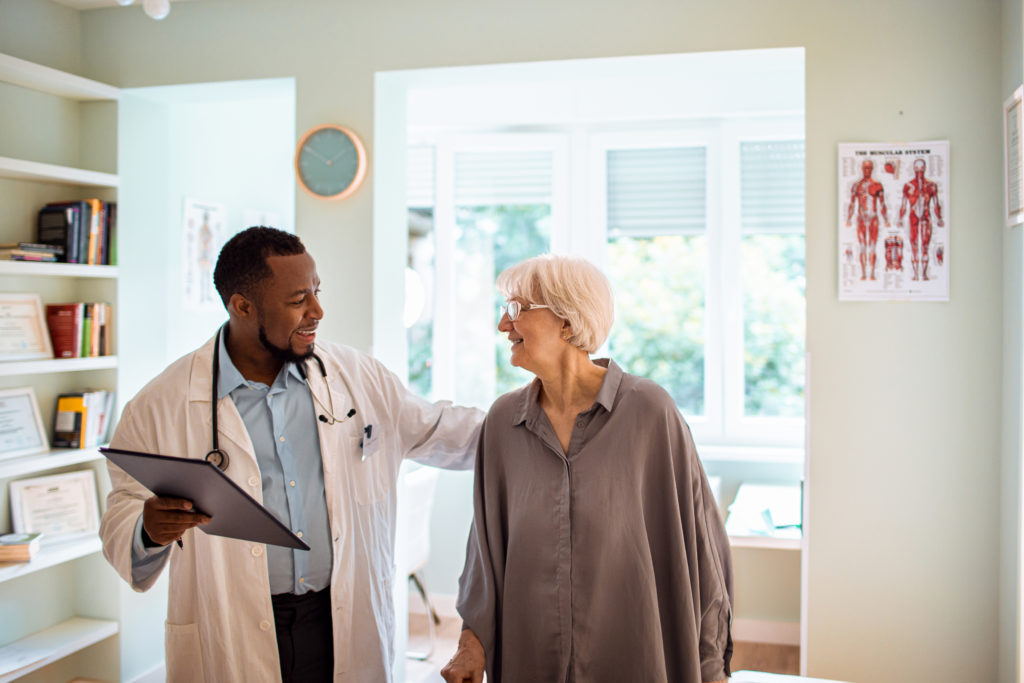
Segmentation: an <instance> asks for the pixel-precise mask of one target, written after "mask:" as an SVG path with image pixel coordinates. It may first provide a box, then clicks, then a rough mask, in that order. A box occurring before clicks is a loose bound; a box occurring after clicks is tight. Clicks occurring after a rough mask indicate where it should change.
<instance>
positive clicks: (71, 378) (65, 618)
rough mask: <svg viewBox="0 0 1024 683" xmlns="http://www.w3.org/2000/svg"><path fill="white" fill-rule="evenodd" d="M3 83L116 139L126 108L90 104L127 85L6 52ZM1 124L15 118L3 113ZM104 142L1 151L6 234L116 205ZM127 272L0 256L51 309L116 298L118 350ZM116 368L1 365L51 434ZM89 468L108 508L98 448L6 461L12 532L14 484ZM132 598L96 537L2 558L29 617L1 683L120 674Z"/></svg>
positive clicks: (0, 229) (5, 237)
mask: <svg viewBox="0 0 1024 683" xmlns="http://www.w3.org/2000/svg"><path fill="white" fill-rule="evenodd" d="M0 84H2V87H3V89H4V95H5V97H9V98H10V101H12V102H14V103H15V104H22V105H23V106H28V107H34V108H39V109H40V112H39V113H40V120H44V121H57V123H54V124H53V125H56V126H61V127H64V126H68V127H75V126H77V128H75V129H74V130H64V129H63V128H62V129H61V130H60V131H54V132H55V133H62V135H56V136H55V138H56V139H86V138H88V139H89V140H90V141H94V140H101V141H109V142H110V145H114V144H116V134H117V130H116V128H117V122H116V115H115V116H114V117H113V118H111V117H109V116H107V117H104V116H96V115H94V114H96V113H97V112H101V111H106V110H99V109H90V108H91V107H111V106H112V107H114V108H115V109H116V107H117V101H118V99H119V97H120V92H119V90H118V89H117V88H115V87H113V86H110V85H106V84H103V83H98V82H96V81H91V80H89V79H86V78H82V77H80V76H77V75H74V74H69V73H66V72H62V71H58V70H56V69H51V68H49V67H46V66H42V65H39V64H34V63H32V62H28V61H25V60H22V59H19V58H17V57H13V56H10V55H4V54H0ZM69 100H70V101H71V104H70V105H69V103H68V101H69ZM69 106H70V107H71V109H72V111H76V112H77V120H72V121H69V120H67V119H66V118H63V117H60V118H53V117H47V116H45V114H46V108H47V107H53V108H54V109H55V110H56V109H61V110H65V111H66V110H67V109H68V107H69ZM33 111H34V110H33ZM0 122H4V112H2V111H0ZM103 126H106V127H107V128H109V129H104V128H102V127H103ZM97 127H100V128H97ZM10 144H14V143H10ZM100 146H102V145H100ZM94 147H96V145H90V146H78V147H76V149H73V150H72V149H63V148H57V149H38V150H36V149H35V148H31V149H27V150H26V149H25V148H19V149H16V150H12V149H6V148H0V203H3V204H4V206H5V212H4V215H3V216H2V217H0V241H3V242H16V241H25V242H31V241H34V238H35V221H34V218H35V214H36V212H37V211H38V209H39V208H40V207H41V206H42V205H43V204H45V203H47V202H51V201H65V200H70V199H79V198H84V197H98V198H100V199H103V200H105V201H115V200H116V199H117V188H118V176H117V174H116V173H114V172H111V170H112V169H110V168H103V166H104V164H105V163H106V165H110V164H111V162H110V161H109V159H108V160H107V161H106V162H104V160H102V159H96V158H89V157H88V155H89V153H90V152H89V150H90V149H92V148H94ZM12 152H13V153H12ZM96 153H97V152H93V154H96ZM118 279H119V273H118V268H117V266H89V265H79V264H67V263H25V262H13V261H0V292H19V293H21V292H23V293H35V294H38V295H39V296H40V297H41V298H42V301H43V303H44V304H46V303H63V302H72V301H106V302H109V303H110V304H112V305H113V307H114V315H115V319H114V325H113V327H112V330H111V334H112V335H113V339H114V342H115V343H114V349H115V351H116V349H117V343H116V341H117V325H118V324H119V322H120V321H119V320H118V317H117V316H118V315H119V313H120V311H119V310H118V308H117V287H118ZM117 372H118V359H117V356H100V357H95V358H70V359H50V360H31V361H14V362H0V389H5V388H14V387H20V386H31V387H33V389H34V391H35V394H36V398H37V400H38V402H39V408H40V412H41V413H42V416H43V422H44V425H45V426H46V427H47V430H48V431H50V432H52V427H53V417H54V415H53V413H54V404H55V400H56V396H57V395H58V394H60V393H62V392H67V391H80V390H83V389H85V388H105V389H111V390H113V389H116V388H117ZM116 412H117V411H116V410H115V414H116ZM51 437H52V434H51ZM82 469H92V470H94V471H95V473H96V479H97V482H98V485H99V489H100V490H99V491H98V497H99V500H100V504H101V506H102V505H103V501H104V499H105V497H106V493H107V492H108V491H109V479H108V477H107V473H106V465H105V460H104V458H103V456H102V455H100V454H99V453H98V452H97V451H96V449H81V450H78V449H74V450H71V449H53V450H51V451H49V452H46V453H42V454H39V455H30V456H22V457H18V458H7V459H0V533H6V532H8V531H10V530H11V518H10V501H9V495H10V483H11V482H12V481H16V480H19V479H25V478H30V477H36V476H42V475H47V474H57V473H62V472H71V471H76V470H82ZM122 593H123V591H122V586H121V580H120V578H119V577H118V576H117V574H116V573H115V572H114V570H113V569H112V568H111V567H109V565H107V563H106V561H105V560H104V558H103V557H102V554H101V544H100V540H99V538H98V536H97V535H96V534H88V535H85V536H84V537H76V538H73V539H68V540H65V541H63V542H55V541H54V540H53V539H50V540H49V542H47V541H46V540H45V539H44V543H43V546H42V548H41V549H40V551H39V553H38V554H37V555H36V557H35V558H33V560H32V561H31V562H28V563H22V564H0V603H2V604H4V607H5V611H7V613H9V614H18V615H21V616H19V618H18V619H4V620H0V682H3V681H12V680H18V679H24V680H25V681H42V680H68V679H69V678H73V677H76V676H82V677H86V678H97V679H102V680H121V679H122V678H123V676H122V675H121V658H120V656H119V653H118V650H119V644H118V641H119V634H120V633H123V632H127V631H129V630H130V629H127V628H126V627H125V626H124V624H123V621H124V618H123V614H124V613H125V611H126V610H125V607H124V606H123V605H122Z"/></svg>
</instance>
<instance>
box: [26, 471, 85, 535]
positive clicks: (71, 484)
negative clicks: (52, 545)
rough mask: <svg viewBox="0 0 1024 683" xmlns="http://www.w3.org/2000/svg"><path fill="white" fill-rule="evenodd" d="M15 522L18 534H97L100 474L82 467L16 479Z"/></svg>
mask: <svg viewBox="0 0 1024 683" xmlns="http://www.w3.org/2000/svg"><path fill="white" fill-rule="evenodd" d="M11 523H12V525H13V526H14V533H17V534H30V533H41V534H43V535H44V536H46V538H48V539H53V537H55V536H57V537H59V536H68V535H74V534H85V533H96V532H97V531H99V528H100V512H99V504H98V502H97V498H96V473H95V472H93V471H92V470H79V471H78V472H66V473H64V474H53V475H50V476H46V477H35V478H32V479H22V480H20V481H12V482H11Z"/></svg>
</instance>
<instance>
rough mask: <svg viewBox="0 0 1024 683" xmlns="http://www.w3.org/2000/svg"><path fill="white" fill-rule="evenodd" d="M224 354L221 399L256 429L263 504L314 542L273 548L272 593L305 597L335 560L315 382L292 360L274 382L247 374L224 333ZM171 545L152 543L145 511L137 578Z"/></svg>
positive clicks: (322, 582) (325, 582)
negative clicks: (147, 539)
mask: <svg viewBox="0 0 1024 683" xmlns="http://www.w3.org/2000/svg"><path fill="white" fill-rule="evenodd" d="M217 353H219V354H220V378H219V381H218V383H217V398H218V399H222V398H224V397H225V396H227V395H230V396H231V400H232V401H233V402H234V404H235V407H236V408H237V409H238V413H239V414H240V415H241V417H242V422H243V423H244V424H245V429H246V431H247V432H248V433H249V439H250V440H251V441H252V446H253V450H254V451H255V453H256V461H257V464H258V465H259V468H260V475H261V477H262V479H263V507H265V508H267V509H268V510H269V511H270V512H272V513H273V514H274V515H275V516H276V517H277V518H278V519H280V520H281V522H282V523H284V524H285V525H286V526H287V527H288V528H289V529H291V530H292V531H293V532H295V533H296V534H297V535H299V536H300V537H301V538H302V540H304V541H305V542H306V543H307V544H308V545H309V547H310V550H308V551H306V550H294V549H291V548H282V547H280V546H276V545H268V546H267V567H268V569H269V571H270V592H271V594H272V595H277V594H279V593H295V594H296V595H301V594H303V593H307V592H309V591H317V590H322V589H324V588H326V587H327V586H329V585H330V582H331V564H332V559H333V558H332V550H331V536H330V526H329V522H328V517H327V501H326V499H325V497H324V470H323V462H322V461H321V459H320V436H319V434H318V432H317V425H316V411H315V408H314V406H313V398H312V395H311V394H310V389H309V385H308V384H307V383H306V380H305V379H304V378H303V377H302V373H300V372H299V370H298V368H297V367H296V366H295V364H293V363H286V364H285V365H284V367H282V368H281V371H280V372H279V373H278V375H277V377H276V378H275V379H274V383H273V384H272V385H270V386H267V385H266V384H263V383H262V382H251V381H249V380H247V379H245V378H244V377H243V376H242V373H240V372H239V371H238V368H236V367H235V364H234V363H232V362H231V356H230V355H229V354H228V352H227V347H226V346H225V342H224V336H223V335H221V340H220V347H219V348H218V350H217ZM314 367H315V365H314ZM230 455H231V454H229V456H230ZM228 467H229V468H230V465H229V466H228ZM140 550H141V551H142V552H141V553H140V552H139V551H140ZM168 550H170V545H168V546H164V547H162V548H145V547H144V545H143V543H142V517H141V515H140V517H139V521H138V523H137V524H136V538H135V543H134V544H133V549H132V574H133V576H134V577H136V578H137V579H139V578H142V577H143V576H149V575H151V574H153V573H155V572H156V571H158V570H159V568H160V567H161V566H162V565H163V563H164V561H165V560H166V557H167V551H168Z"/></svg>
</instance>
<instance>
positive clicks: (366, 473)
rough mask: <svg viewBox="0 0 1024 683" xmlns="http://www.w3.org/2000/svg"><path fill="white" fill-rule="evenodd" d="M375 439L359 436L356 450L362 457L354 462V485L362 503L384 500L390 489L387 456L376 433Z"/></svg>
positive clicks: (371, 503) (367, 503)
mask: <svg viewBox="0 0 1024 683" xmlns="http://www.w3.org/2000/svg"><path fill="white" fill-rule="evenodd" d="M373 436H374V438H373V439H366V438H365V437H357V438H355V439H354V440H353V441H354V451H355V452H356V453H359V455H360V457H359V458H357V459H356V460H355V462H353V463H352V469H351V472H352V486H353V488H354V489H355V494H356V502H357V503H359V504H360V505H373V504H374V503H379V502H380V501H382V500H384V499H385V498H386V497H387V495H388V491H389V490H390V484H389V478H388V473H389V472H390V470H391V468H390V467H388V462H387V458H386V457H384V453H383V449H382V448H380V441H381V440H380V438H379V437H378V436H377V435H376V434H374V435H373Z"/></svg>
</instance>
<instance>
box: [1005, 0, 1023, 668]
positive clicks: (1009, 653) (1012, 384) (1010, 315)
mask: <svg viewBox="0 0 1024 683" xmlns="http://www.w3.org/2000/svg"><path fill="white" fill-rule="evenodd" d="M1000 4H1001V10H1002V17H1001V26H1002V59H1003V64H1002V89H1001V91H1000V96H1001V97H1003V98H1006V97H1009V96H1010V94H1011V93H1012V92H1013V91H1014V90H1015V89H1016V88H1017V87H1018V86H1019V85H1021V83H1022V79H1024V39H1022V35H1024V12H1022V7H1024V3H1022V2H1021V0H1001V3H1000ZM1021 231H1022V228H1021V227H1016V228H1013V229H1009V230H1003V385H1002V386H1003V413H1002V415H1003V430H1002V437H1003V463H1002V478H1001V486H1000V489H1001V494H1002V525H1001V530H1002V533H1001V536H1000V541H1001V543H1000V546H1001V554H1000V563H999V566H1000V574H999V680H1001V681H1010V680H1018V681H1019V680H1020V666H1021V650H1020V639H1021V627H1020V619H1021V590H1020V587H1021V583H1020V581H1021V576H1020V572H1021V565H1022V563H1021V536H1020V533H1021V495H1022V488H1021V487H1022V481H1021V453H1022V452H1024V439H1022V434H1021V423H1022V417H1024V415H1022V409H1024V401H1022V392H1024V375H1022V373H1024V365H1022V360H1024V334H1022V330H1021V320H1022V319H1024V299H1022V296H1021V295H1022V292H1024V236H1022V232H1021Z"/></svg>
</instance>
